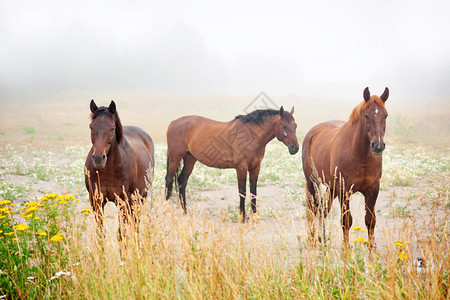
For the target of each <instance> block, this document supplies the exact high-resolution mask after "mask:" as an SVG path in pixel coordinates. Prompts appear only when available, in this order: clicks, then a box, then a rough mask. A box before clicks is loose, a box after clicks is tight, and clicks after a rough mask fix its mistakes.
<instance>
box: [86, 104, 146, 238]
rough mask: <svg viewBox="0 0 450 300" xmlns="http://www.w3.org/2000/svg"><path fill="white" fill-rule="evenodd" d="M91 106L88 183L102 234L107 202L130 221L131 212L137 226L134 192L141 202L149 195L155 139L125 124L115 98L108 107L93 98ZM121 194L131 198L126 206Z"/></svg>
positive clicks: (90, 198) (126, 198) (87, 162)
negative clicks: (120, 203)
mask: <svg viewBox="0 0 450 300" xmlns="http://www.w3.org/2000/svg"><path fill="white" fill-rule="evenodd" d="M90 108H91V112H92V114H91V124H90V125H89V127H90V129H91V141H92V148H91V150H90V151H89V154H88V155H87V158H86V163H85V169H86V176H85V182H86V188H87V190H88V192H89V200H90V203H91V206H92V210H93V212H94V215H95V219H96V221H97V226H98V230H99V233H102V228H103V211H104V207H105V205H106V203H107V202H108V201H111V202H114V203H115V204H116V205H118V206H119V212H121V214H122V218H123V219H122V220H123V221H125V222H128V219H127V217H128V215H129V216H130V217H132V221H133V222H135V223H134V225H136V226H138V225H139V220H138V216H137V213H136V211H135V210H136V207H135V203H134V201H133V199H132V195H133V198H136V196H140V197H137V199H138V200H141V201H144V200H145V198H146V197H147V185H148V184H149V183H151V178H152V177H153V168H154V158H153V155H154V151H153V142H152V139H151V138H150V136H149V135H148V134H147V133H146V132H145V131H144V130H142V129H140V128H138V127H134V126H123V127H122V124H121V123H120V119H119V115H118V114H117V111H116V104H115V103H114V101H111V104H110V105H109V107H105V106H101V107H97V105H96V104H95V102H94V100H91V104H90ZM148 177H150V178H148ZM146 181H147V182H146ZM118 197H119V198H121V199H122V200H124V201H128V203H126V206H125V207H124V206H123V205H119V203H118V199H117V198H118ZM140 204H142V203H140ZM119 216H120V213H119ZM119 219H120V218H119ZM119 221H120V220H119ZM120 223H121V222H119V224H120ZM137 228H138V227H137ZM119 238H121V226H120V225H119Z"/></svg>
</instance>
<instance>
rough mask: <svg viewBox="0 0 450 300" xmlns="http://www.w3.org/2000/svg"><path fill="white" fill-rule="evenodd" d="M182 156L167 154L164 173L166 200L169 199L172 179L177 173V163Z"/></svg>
mask: <svg viewBox="0 0 450 300" xmlns="http://www.w3.org/2000/svg"><path fill="white" fill-rule="evenodd" d="M182 158H183V156H182V155H181V156H179V155H178V156H175V155H170V154H169V153H168V154H167V173H166V191H165V194H166V200H169V198H170V196H171V195H172V189H173V180H174V178H175V176H176V174H177V170H178V168H179V164H180V162H181V159H182Z"/></svg>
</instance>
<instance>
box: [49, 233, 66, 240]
mask: <svg viewBox="0 0 450 300" xmlns="http://www.w3.org/2000/svg"><path fill="white" fill-rule="evenodd" d="M62 238H63V236H62V233H58V234H55V235H54V236H53V237H52V238H51V239H50V241H52V242H59V241H60V240H62Z"/></svg>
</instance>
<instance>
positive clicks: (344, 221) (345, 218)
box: [339, 193, 353, 247]
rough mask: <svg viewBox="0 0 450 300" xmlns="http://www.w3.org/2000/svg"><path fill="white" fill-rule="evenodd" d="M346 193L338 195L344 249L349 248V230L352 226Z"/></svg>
mask: <svg viewBox="0 0 450 300" xmlns="http://www.w3.org/2000/svg"><path fill="white" fill-rule="evenodd" d="M349 197H350V196H349V195H348V194H347V193H345V194H340V195H339V202H340V204H341V226H342V231H343V235H344V247H348V246H349V230H350V227H352V224H353V218H352V214H351V213H350V199H349Z"/></svg>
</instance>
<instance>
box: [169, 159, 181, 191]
mask: <svg viewBox="0 0 450 300" xmlns="http://www.w3.org/2000/svg"><path fill="white" fill-rule="evenodd" d="M180 173H181V161H180V163H179V164H178V167H177V171H176V172H175V176H174V178H169V154H167V173H166V200H168V199H169V198H170V195H172V190H173V182H174V181H175V189H176V191H177V193H178V192H179V190H180V189H179V186H178V177H179V176H180ZM170 179H173V180H170Z"/></svg>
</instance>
